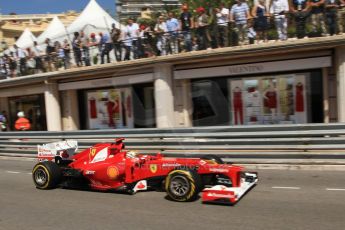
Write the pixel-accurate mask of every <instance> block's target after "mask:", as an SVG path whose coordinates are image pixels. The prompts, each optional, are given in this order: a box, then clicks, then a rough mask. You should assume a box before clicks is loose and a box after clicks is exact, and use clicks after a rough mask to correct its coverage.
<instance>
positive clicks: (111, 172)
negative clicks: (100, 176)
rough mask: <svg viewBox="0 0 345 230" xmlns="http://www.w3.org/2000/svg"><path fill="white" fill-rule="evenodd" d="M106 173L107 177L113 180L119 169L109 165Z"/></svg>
mask: <svg viewBox="0 0 345 230" xmlns="http://www.w3.org/2000/svg"><path fill="white" fill-rule="evenodd" d="M107 175H108V177H109V179H111V180H115V179H116V178H117V177H118V176H119V170H118V168H117V167H115V166H110V167H108V169H107Z"/></svg>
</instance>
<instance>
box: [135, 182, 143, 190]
mask: <svg viewBox="0 0 345 230" xmlns="http://www.w3.org/2000/svg"><path fill="white" fill-rule="evenodd" d="M137 188H138V189H144V188H145V185H144V183H143V182H139V183H138V186H137Z"/></svg>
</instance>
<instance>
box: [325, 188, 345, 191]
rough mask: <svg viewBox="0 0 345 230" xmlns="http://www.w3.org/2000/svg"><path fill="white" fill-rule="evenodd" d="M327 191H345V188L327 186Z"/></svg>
mask: <svg viewBox="0 0 345 230" xmlns="http://www.w3.org/2000/svg"><path fill="white" fill-rule="evenodd" d="M326 190H327V191H345V188H326Z"/></svg>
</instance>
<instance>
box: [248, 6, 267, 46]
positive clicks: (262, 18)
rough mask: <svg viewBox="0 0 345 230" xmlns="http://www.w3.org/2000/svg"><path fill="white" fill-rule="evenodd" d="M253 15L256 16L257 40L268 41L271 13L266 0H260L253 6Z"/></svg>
mask: <svg viewBox="0 0 345 230" xmlns="http://www.w3.org/2000/svg"><path fill="white" fill-rule="evenodd" d="M252 16H253V17H254V29H255V31H256V36H257V42H258V43H260V42H262V41H263V42H267V30H268V18H269V15H268V10H267V8H266V5H265V1H264V0H259V1H258V3H257V4H256V5H255V6H254V7H253V8H252Z"/></svg>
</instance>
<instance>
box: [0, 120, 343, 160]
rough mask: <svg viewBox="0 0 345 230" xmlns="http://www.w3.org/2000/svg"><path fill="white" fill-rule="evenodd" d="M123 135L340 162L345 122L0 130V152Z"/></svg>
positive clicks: (146, 143)
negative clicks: (167, 127) (114, 128)
mask: <svg viewBox="0 0 345 230" xmlns="http://www.w3.org/2000/svg"><path fill="white" fill-rule="evenodd" d="M118 137H124V138H126V140H125V144H126V148H127V149H130V150H136V151H138V152H139V153H148V154H155V153H157V152H161V153H162V154H164V155H167V156H186V157H195V156H201V155H206V154H216V155H219V156H221V157H222V158H224V160H225V161H227V162H234V163H247V164H258V163H259V164H263V163H265V164H313V165H315V164H320V165H345V123H336V124H303V125H274V126H242V127H239V126H222V127H200V128H176V129H122V130H96V131H90V130H87V131H86V130H85V131H69V132H0V155H7V156H29V157H33V156H34V155H35V154H36V148H37V144H42V143H49V142H53V141H57V140H64V139H76V140H78V142H79V148H80V149H86V148H88V147H90V146H92V145H93V144H95V143H99V142H108V141H113V140H114V139H115V138H118Z"/></svg>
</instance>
